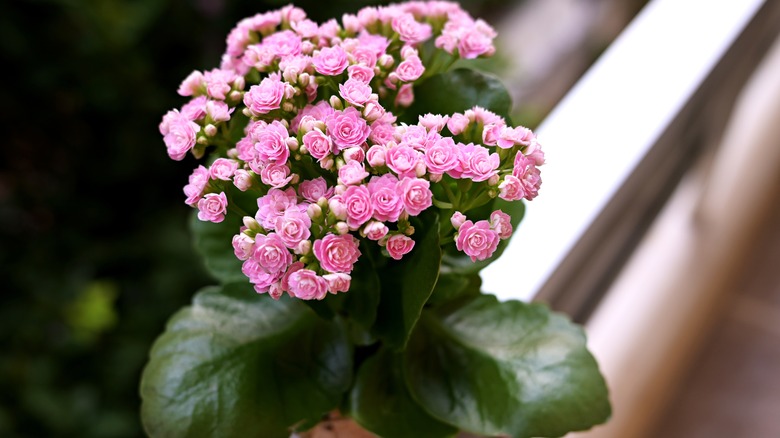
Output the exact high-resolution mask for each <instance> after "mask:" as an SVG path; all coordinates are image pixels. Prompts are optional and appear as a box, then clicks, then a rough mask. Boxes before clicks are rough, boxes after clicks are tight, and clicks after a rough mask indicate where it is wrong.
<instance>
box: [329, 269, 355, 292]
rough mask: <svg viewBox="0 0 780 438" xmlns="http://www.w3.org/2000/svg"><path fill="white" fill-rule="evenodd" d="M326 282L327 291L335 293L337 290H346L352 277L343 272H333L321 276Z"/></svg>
mask: <svg viewBox="0 0 780 438" xmlns="http://www.w3.org/2000/svg"><path fill="white" fill-rule="evenodd" d="M322 278H324V279H325V281H327V282H328V292H330V293H332V294H336V293H338V292H348V291H349V286H350V283H351V282H352V277H351V276H350V275H349V274H344V273H343V272H337V273H335V274H325V275H323V276H322Z"/></svg>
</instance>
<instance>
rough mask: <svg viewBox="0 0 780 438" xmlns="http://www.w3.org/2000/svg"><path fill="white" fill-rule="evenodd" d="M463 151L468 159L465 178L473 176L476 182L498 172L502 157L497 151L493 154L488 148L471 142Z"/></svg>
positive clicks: (464, 173)
mask: <svg viewBox="0 0 780 438" xmlns="http://www.w3.org/2000/svg"><path fill="white" fill-rule="evenodd" d="M461 151H462V152H463V154H464V155H465V157H466V160H467V165H466V169H464V172H463V178H471V179H472V180H474V181H475V182H480V181H486V180H488V179H490V177H492V176H493V175H496V174H497V173H498V166H499V164H500V162H501V159H500V158H499V157H498V154H497V153H495V152H494V153H492V154H491V153H490V151H489V150H488V149H487V148H485V147H483V146H479V145H472V144H470V143H469V144H468V145H467V146H466V147H465V148H463V149H461Z"/></svg>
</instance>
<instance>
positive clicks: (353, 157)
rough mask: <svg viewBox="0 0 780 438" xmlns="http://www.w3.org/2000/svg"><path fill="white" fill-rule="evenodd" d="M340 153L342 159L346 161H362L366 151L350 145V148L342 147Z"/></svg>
mask: <svg viewBox="0 0 780 438" xmlns="http://www.w3.org/2000/svg"><path fill="white" fill-rule="evenodd" d="M341 155H342V156H343V157H344V161H345V162H347V163H349V162H350V161H357V162H359V163H362V162H363V161H365V160H366V152H365V151H364V150H363V148H361V147H358V146H352V147H351V148H346V149H344V150H343V151H342V154H341Z"/></svg>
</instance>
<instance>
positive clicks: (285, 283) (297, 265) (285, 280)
mask: <svg viewBox="0 0 780 438" xmlns="http://www.w3.org/2000/svg"><path fill="white" fill-rule="evenodd" d="M303 267H304V265H303V262H294V263H293V264H292V265H290V267H289V268H287V271H286V272H285V273H284V275H282V278H281V279H280V280H279V282H280V283H281V285H282V289H284V290H286V291H289V290H290V281H289V280H290V276H291V275H292V274H293V273H294V272H296V271H300V270H301V269H303Z"/></svg>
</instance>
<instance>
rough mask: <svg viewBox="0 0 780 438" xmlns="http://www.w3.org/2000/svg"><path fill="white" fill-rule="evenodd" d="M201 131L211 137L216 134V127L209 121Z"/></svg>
mask: <svg viewBox="0 0 780 438" xmlns="http://www.w3.org/2000/svg"><path fill="white" fill-rule="evenodd" d="M203 133H204V134H206V135H207V136H209V137H213V136H215V135H217V127H216V126H214V125H212V124H211V123H209V124H208V125H206V126H204V127H203Z"/></svg>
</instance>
